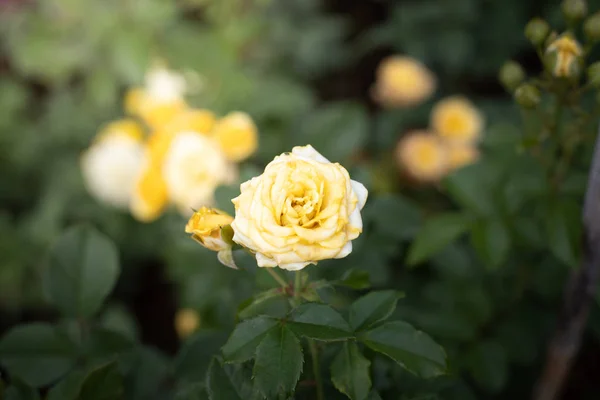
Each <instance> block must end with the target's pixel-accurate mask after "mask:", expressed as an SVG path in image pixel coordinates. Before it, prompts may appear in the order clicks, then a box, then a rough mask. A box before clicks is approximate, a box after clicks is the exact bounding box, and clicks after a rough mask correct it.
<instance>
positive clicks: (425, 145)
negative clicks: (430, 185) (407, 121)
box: [396, 131, 448, 181]
mask: <svg viewBox="0 0 600 400" xmlns="http://www.w3.org/2000/svg"><path fill="white" fill-rule="evenodd" d="M396 160H397V162H398V163H399V165H400V166H401V167H402V168H403V169H404V170H405V171H406V172H407V173H408V174H409V175H410V176H412V177H413V178H415V179H417V180H420V181H435V180H437V179H439V178H441V177H442V176H444V174H445V173H446V171H447V169H448V155H447V148H446V146H445V145H444V142H442V141H441V140H440V139H439V138H438V137H437V136H435V135H434V134H432V133H430V132H427V131H415V132H412V133H410V134H408V135H406V136H404V137H403V138H402V139H401V140H400V141H399V142H398V145H397V147H396Z"/></svg>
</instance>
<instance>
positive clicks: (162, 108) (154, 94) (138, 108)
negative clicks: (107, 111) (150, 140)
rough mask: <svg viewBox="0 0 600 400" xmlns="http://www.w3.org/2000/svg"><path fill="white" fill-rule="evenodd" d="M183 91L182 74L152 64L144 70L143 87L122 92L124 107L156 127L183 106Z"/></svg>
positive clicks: (184, 87)
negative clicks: (151, 66) (145, 71)
mask: <svg viewBox="0 0 600 400" xmlns="http://www.w3.org/2000/svg"><path fill="white" fill-rule="evenodd" d="M185 91H186V82H185V79H184V78H183V76H182V75H180V74H177V73H176V72H173V71H170V70H168V69H166V68H164V67H163V66H154V67H153V68H151V69H150V70H149V71H148V72H147V73H146V77H145V85H144V87H142V88H134V89H131V90H130V91H129V92H127V94H126V95H125V111H126V112H127V113H128V114H130V115H135V116H138V117H140V118H142V119H143V120H144V121H145V122H146V123H147V124H148V125H149V126H150V127H151V128H160V127H161V126H163V125H165V124H166V123H168V122H169V121H170V120H171V119H172V118H173V117H174V116H176V115H177V114H178V113H180V112H181V111H183V110H185V109H186V107H187V105H186V102H185V99H184V97H183V96H184V94H185Z"/></svg>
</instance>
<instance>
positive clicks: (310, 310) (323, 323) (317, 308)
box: [287, 303, 352, 341]
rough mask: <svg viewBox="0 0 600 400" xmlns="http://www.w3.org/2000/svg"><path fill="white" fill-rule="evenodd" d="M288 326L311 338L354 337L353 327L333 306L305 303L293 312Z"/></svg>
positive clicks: (333, 338)
mask: <svg viewBox="0 0 600 400" xmlns="http://www.w3.org/2000/svg"><path fill="white" fill-rule="evenodd" d="M287 326H288V327H289V328H290V329H291V330H292V331H294V333H296V334H297V335H300V336H305V337H309V338H311V339H317V340H324V341H334V340H345V339H348V338H350V337H352V329H351V328H350V326H349V325H348V322H346V320H345V319H344V317H342V316H341V314H340V313H339V312H337V311H336V310H334V309H333V308H332V307H331V306H328V305H326V304H319V303H305V304H302V305H300V306H299V307H297V308H296V309H295V310H294V311H293V312H292V316H291V318H290V320H289V321H288V322H287Z"/></svg>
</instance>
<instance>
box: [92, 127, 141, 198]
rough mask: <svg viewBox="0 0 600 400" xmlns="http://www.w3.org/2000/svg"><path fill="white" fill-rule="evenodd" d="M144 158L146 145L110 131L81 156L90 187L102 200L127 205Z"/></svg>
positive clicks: (93, 194)
mask: <svg viewBox="0 0 600 400" xmlns="http://www.w3.org/2000/svg"><path fill="white" fill-rule="evenodd" d="M143 160H144V148H143V146H142V143H141V142H139V141H138V140H135V139H132V138H131V137H130V136H128V135H113V134H111V135H108V136H106V137H105V138H104V139H102V140H99V141H96V142H95V143H94V144H93V145H92V146H91V147H90V148H89V149H87V150H86V151H85V152H84V153H83V155H82V157H81V172H82V175H83V178H84V183H85V186H86V188H87V190H88V191H89V192H90V194H91V195H92V196H94V197H95V198H96V199H98V200H99V201H101V202H103V203H106V204H108V205H111V206H114V207H119V208H127V207H128V206H129V202H130V199H131V194H132V192H133V188H134V185H135V180H136V177H137V176H138V174H139V171H140V168H141V167H142V164H143Z"/></svg>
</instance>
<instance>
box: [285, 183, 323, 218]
mask: <svg viewBox="0 0 600 400" xmlns="http://www.w3.org/2000/svg"><path fill="white" fill-rule="evenodd" d="M287 189H288V190H287V196H286V198H285V201H284V205H283V207H282V209H281V215H280V222H281V225H282V226H292V225H296V226H301V227H303V228H307V229H311V228H315V227H318V226H319V224H320V220H319V219H318V215H319V211H320V209H321V204H322V201H323V200H322V199H323V185H322V184H319V183H318V182H315V181H313V180H306V181H303V182H299V181H296V182H292V183H290V184H289V185H288V188H287Z"/></svg>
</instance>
